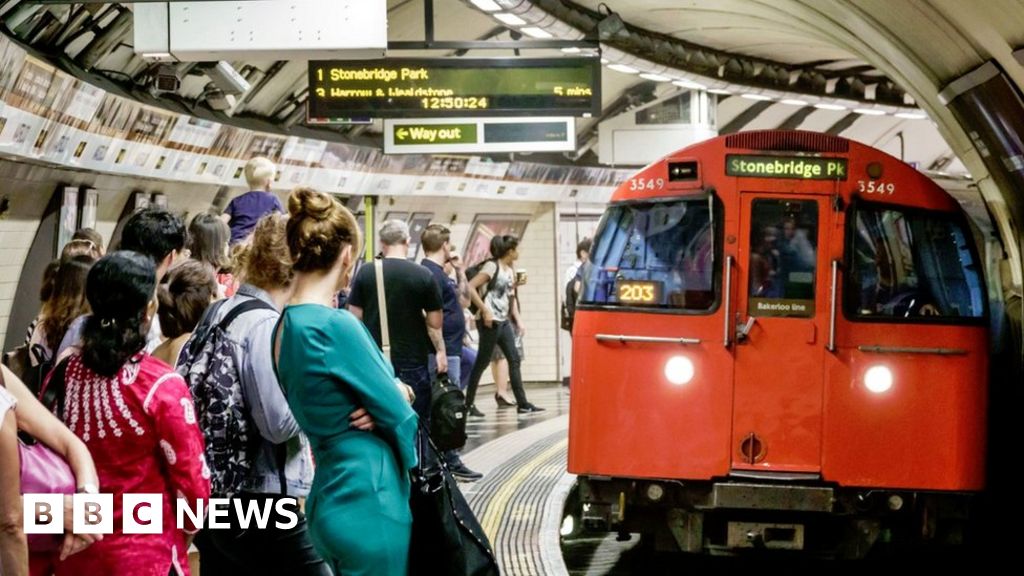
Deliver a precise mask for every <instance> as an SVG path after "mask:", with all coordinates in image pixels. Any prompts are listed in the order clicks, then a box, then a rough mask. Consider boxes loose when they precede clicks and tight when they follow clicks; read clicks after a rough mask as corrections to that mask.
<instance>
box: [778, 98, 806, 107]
mask: <svg viewBox="0 0 1024 576" xmlns="http://www.w3.org/2000/svg"><path fill="white" fill-rule="evenodd" d="M779 102H780V103H782V104H785V105H786V106H807V102H805V101H803V100H797V99H796V98H786V99H785V100H779Z"/></svg>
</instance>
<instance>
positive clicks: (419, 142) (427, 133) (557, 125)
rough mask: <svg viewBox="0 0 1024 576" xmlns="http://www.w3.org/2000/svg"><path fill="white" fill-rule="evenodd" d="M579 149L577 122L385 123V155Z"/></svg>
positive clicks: (426, 120) (430, 120)
mask: <svg viewBox="0 0 1024 576" xmlns="http://www.w3.org/2000/svg"><path fill="white" fill-rule="evenodd" d="M575 149H576V122H575V120H574V119H573V118H547V117H541V118H466V119H463V120H452V119H450V118H446V119H442V118H422V119H418V120H416V119H411V120H395V119H388V120H384V152H385V153H387V154H432V153H444V152H478V153H484V152H567V151H572V150H575Z"/></svg>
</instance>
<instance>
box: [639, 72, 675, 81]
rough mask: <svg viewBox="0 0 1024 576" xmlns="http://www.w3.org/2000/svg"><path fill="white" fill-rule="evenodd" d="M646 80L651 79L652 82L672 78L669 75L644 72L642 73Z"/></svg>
mask: <svg viewBox="0 0 1024 576" xmlns="http://www.w3.org/2000/svg"><path fill="white" fill-rule="evenodd" d="M640 77H641V78H643V79H644V80H650V81H652V82H668V81H669V80H671V78H669V77H668V76H662V75H661V74H652V73H650V72H644V73H643V74H641V75H640Z"/></svg>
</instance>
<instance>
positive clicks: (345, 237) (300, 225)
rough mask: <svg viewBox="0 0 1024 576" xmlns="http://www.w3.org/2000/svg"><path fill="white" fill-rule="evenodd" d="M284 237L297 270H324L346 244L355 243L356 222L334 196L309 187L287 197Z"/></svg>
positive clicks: (356, 242)
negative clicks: (289, 216)
mask: <svg viewBox="0 0 1024 576" xmlns="http://www.w3.org/2000/svg"><path fill="white" fill-rule="evenodd" d="M288 213H289V214H291V218H289V219H288V226H287V237H288V250H289V252H291V256H292V262H293V263H294V264H293V266H294V268H295V270H296V271H297V272H310V271H317V270H328V269H330V268H331V267H332V266H334V263H335V262H337V260H338V257H339V256H340V255H341V252H342V250H343V249H344V248H345V246H346V245H352V246H358V245H359V243H360V238H359V224H358V223H357V222H356V218H355V216H353V215H352V213H351V212H349V211H348V210H347V209H346V208H345V207H344V206H342V205H341V203H339V202H338V201H337V200H335V199H334V198H332V197H330V196H328V195H327V194H324V193H323V192H317V191H316V190H313V189H312V188H297V189H295V191H294V192H292V193H291V196H289V197H288Z"/></svg>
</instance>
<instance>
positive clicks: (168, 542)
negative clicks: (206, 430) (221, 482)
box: [47, 252, 210, 576]
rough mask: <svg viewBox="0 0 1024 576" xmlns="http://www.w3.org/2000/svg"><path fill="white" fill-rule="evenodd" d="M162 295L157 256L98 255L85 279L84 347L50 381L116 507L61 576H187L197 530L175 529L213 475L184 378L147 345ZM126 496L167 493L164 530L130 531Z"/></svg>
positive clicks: (60, 568)
mask: <svg viewBox="0 0 1024 576" xmlns="http://www.w3.org/2000/svg"><path fill="white" fill-rule="evenodd" d="M155 293H156V268H155V266H154V264H153V262H152V261H151V260H150V259H149V258H147V257H145V256H142V255H140V254H137V253H135V252H114V253H112V254H110V255H108V256H106V257H104V258H103V259H101V260H99V261H98V262H97V263H96V264H95V265H94V266H93V268H92V270H90V272H89V277H88V280H87V282H86V296H87V298H88V299H89V304H90V306H92V311H93V314H92V316H90V317H89V320H88V321H87V322H86V325H85V329H84V332H83V346H82V351H81V354H76V355H73V356H72V357H71V358H70V359H69V360H68V364H67V370H66V376H65V378H64V381H63V382H49V383H48V384H47V387H48V388H49V387H50V386H57V387H59V388H62V389H63V390H64V401H63V405H62V407H58V413H59V415H60V416H61V417H62V418H63V419H64V422H65V423H67V425H68V427H69V428H70V429H71V431H72V432H74V433H75V434H76V435H78V436H79V437H80V438H81V439H82V441H83V442H85V445H86V446H87V447H88V448H89V451H90V452H91V453H92V456H93V460H94V461H95V463H96V469H97V472H98V473H99V479H100V486H101V487H102V491H103V493H104V494H113V496H114V510H115V514H114V533H113V534H110V535H108V536H106V537H104V538H103V540H102V541H101V542H98V543H97V544H94V545H93V546H91V547H89V548H88V549H86V550H85V551H84V552H81V553H79V554H77V555H75V556H71V557H70V558H68V559H67V560H66V561H64V562H63V563H61V564H60V565H59V566H58V568H57V575H58V576H63V575H68V576H71V575H75V576H81V575H87V574H88V575H92V574H95V575H100V574H102V575H104V576H121V575H123V576H167V575H168V574H172V575H173V574H177V575H178V576H188V575H189V569H188V553H187V551H188V541H189V540H190V536H188V535H187V534H185V533H183V532H182V531H180V530H178V529H177V528H176V508H177V502H176V501H177V500H178V499H184V500H185V501H186V502H187V504H188V506H189V508H190V509H192V510H195V509H196V507H197V504H196V501H197V500H198V499H200V498H202V499H204V500H205V499H207V498H209V493H210V481H209V477H210V473H209V469H208V468H207V467H206V462H205V461H204V460H203V436H202V433H201V432H200V430H199V427H198V426H197V425H196V418H195V413H194V409H193V404H192V397H191V395H190V394H189V391H188V387H187V386H186V385H185V381H184V380H182V378H181V376H179V375H178V374H177V373H175V372H174V371H173V370H172V369H171V367H170V366H168V365H167V364H165V363H164V362H162V361H160V360H157V359H155V358H153V357H152V356H150V355H149V354H147V353H145V351H144V348H145V345H146V333H147V331H148V328H149V323H150V321H151V320H152V318H153V315H154V313H155V312H156V300H155ZM54 372H55V373H59V371H54ZM62 385H63V386H62ZM58 397H59V394H58ZM126 493H130V494H160V495H162V499H163V530H162V532H161V533H159V534H145V535H143V534H138V535H136V534H125V533H124V531H123V528H122V517H123V515H124V513H125V512H127V513H129V514H130V513H131V511H130V510H122V506H121V504H122V497H123V495H124V494H126ZM185 518H186V519H187V518H188V515H187V514H186V515H185ZM140 519H144V517H143V518H140ZM192 528H195V527H192Z"/></svg>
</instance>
